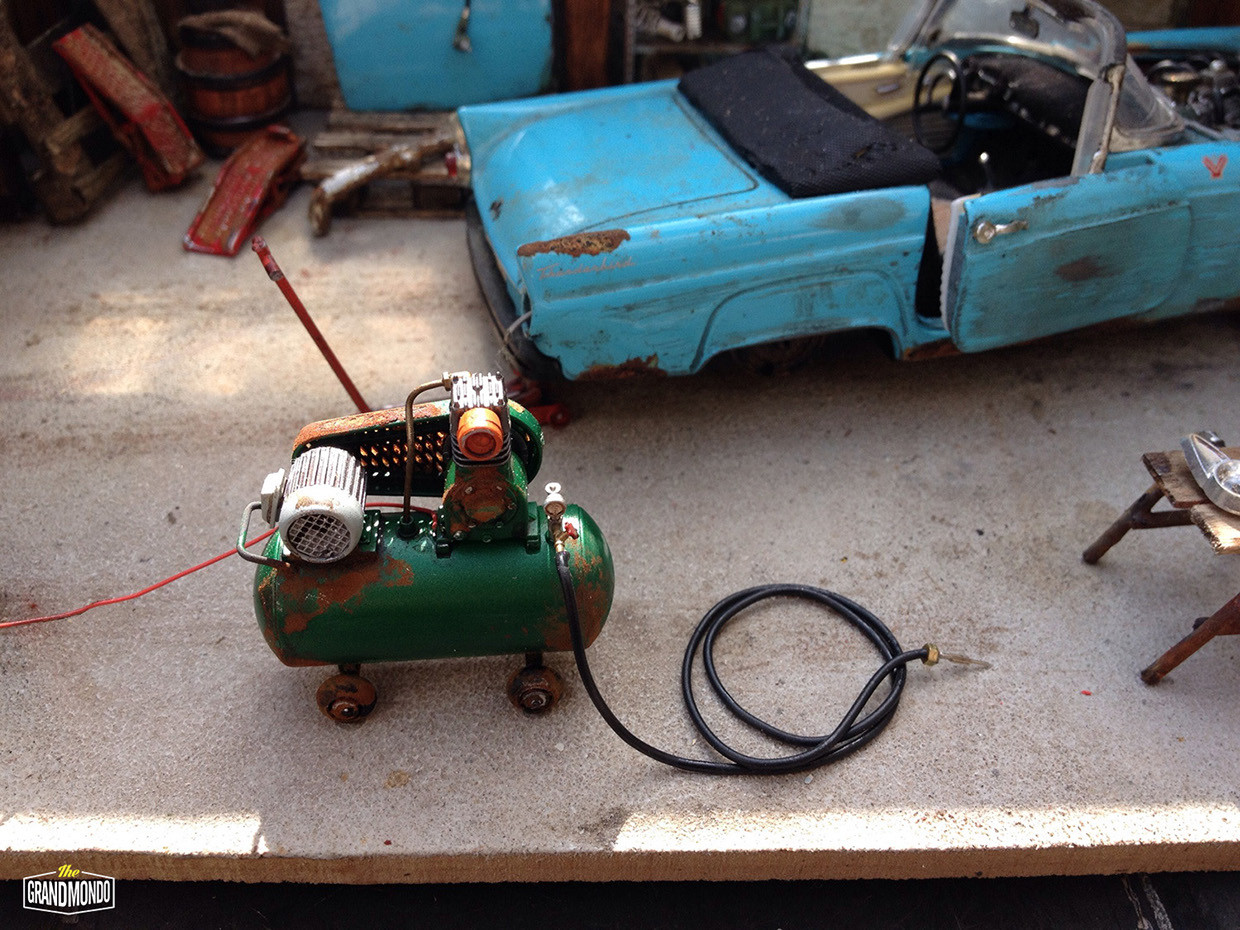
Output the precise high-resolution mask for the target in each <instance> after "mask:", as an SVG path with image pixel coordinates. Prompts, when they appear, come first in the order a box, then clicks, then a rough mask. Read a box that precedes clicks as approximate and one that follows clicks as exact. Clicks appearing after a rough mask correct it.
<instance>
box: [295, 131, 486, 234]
mask: <svg viewBox="0 0 1240 930" xmlns="http://www.w3.org/2000/svg"><path fill="white" fill-rule="evenodd" d="M455 141H456V128H455V122H454V120H453V118H452V113H451V112H446V111H445V112H427V113H414V114H410V113H363V112H355V111H352V110H341V109H338V110H333V111H332V112H331V114H330V115H329V116H328V119H327V128H326V129H324V130H323V131H322V132H320V133H319V134H318V136H316V137H315V138H314V139H313V140H312V141H311V143H310V150H309V152H308V154H307V158H306V162H305V164H304V165H302V168H301V177H302V179H303V180H306V181H311V182H313V183H316V184H317V183H319V182H322V181H325V180H327V179H328V178H332V177H333V176H335V175H337V173H338V172H340V171H343V170H346V169H349V168H351V167H353V166H356V165H357V163H358V162H359V161H360V160H362V159H364V158H367V157H369V156H381V155H382V154H383V153H384V152H387V151H389V150H390V149H392V148H393V147H398V146H409V147H411V148H414V149H418V148H421V147H423V146H428V145H433V144H435V143H439V142H455ZM465 193H466V189H465V187H464V185H463V184H462V183H461V182H460V180H459V179H458V178H457V177H455V176H454V175H453V174H452V173H451V172H450V171H449V170H448V166H447V164H446V163H445V161H444V159H443V158H442V157H436V158H434V159H432V160H430V161H428V162H427V163H425V164H422V165H420V166H415V167H413V168H396V169H393V170H390V171H387V172H385V173H384V175H383V176H382V177H376V178H373V179H371V180H370V181H368V182H367V183H366V184H365V185H364V186H363V187H361V188H360V189H358V190H355V191H353V192H351V193H350V195H349V196H348V197H346V198H344V199H343V200H340V201H336V202H335V203H334V204H333V210H334V212H336V213H345V214H349V215H362V216H417V217H455V216H460V214H461V209H462V207H463V206H464V203H465Z"/></svg>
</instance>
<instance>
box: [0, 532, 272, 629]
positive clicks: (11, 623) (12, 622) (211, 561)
mask: <svg viewBox="0 0 1240 930" xmlns="http://www.w3.org/2000/svg"><path fill="white" fill-rule="evenodd" d="M274 532H275V530H274V529H272V530H268V531H267V532H265V533H263V535H261V536H256V537H254V538H253V539H251V540H250V541H249V542H248V543H246V548H247V549H248V548H249V547H250V546H253V545H254V544H255V543H260V542H262V541H263V540H264V539H266V538H267V537H268V536H270V535H271V534H272V533H274ZM236 551H237V550H236V549H229V550H228V551H227V552H221V553H220V554H219V555H217V556H216V557H215V558H213V559H207V561H205V562H202V563H200V564H198V565H195V566H194V567H193V568H187V569H185V571H182V572H177V573H176V574H175V575H172V576H171V577H169V578H165V579H164V580H163V581H157V582H155V584H153V585H151V586H150V587H148V588H143V589H142V590H141V591H135V592H134V593H133V594H126V595H124V596H123V597H110V598H108V599H107V600H104V601H95V602H94V603H93V604H87V605H86V606H85V607H79V608H78V609H77V610H69V611H66V612H65V613H63V614H52V615H51V616H48V617H29V618H27V619H25V620H6V621H5V622H4V623H0V630H2V629H4V628H5V627H10V626H25V625H26V624H27V623H47V622H48V621H49V620H64V619H66V618H67V617H76V616H77V615H78V614H84V613H86V611H88V610H94V609H95V608H96V607H107V606H108V605H109V604H121V603H124V602H125V601H132V600H133V599H134V598H137V597H141V596H142V595H144V594H150V593H151V592H152V591H154V590H155V589H157V588H162V587H163V586H164V585H166V584H172V582H174V581H177V580H178V579H180V578H184V577H185V576H186V575H192V574H193V573H194V572H196V571H200V570H201V569H204V568H206V567H207V566H209V565H214V564H215V563H216V562H220V561H223V560H224V559H226V558H228V557H229V556H230V555H232V554H233V553H235V552H236Z"/></svg>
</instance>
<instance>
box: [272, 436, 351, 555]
mask: <svg viewBox="0 0 1240 930" xmlns="http://www.w3.org/2000/svg"><path fill="white" fill-rule="evenodd" d="M277 474H278V473H277ZM268 481H269V482H272V483H278V482H279V479H278V478H277V477H276V475H272V476H270V477H269V479H268ZM267 490H268V489H267V487H266V486H265V487H264V504H265V505H264V507H263V512H264V516H266V517H267V520H268V522H269V523H271V522H275V524H276V526H277V528H278V529H279V531H280V538H281V539H282V540H283V541H284V546H285V548H286V549H288V551H289V553H290V554H292V555H293V556H295V557H296V558H299V559H301V560H303V561H306V562H318V563H322V562H335V561H338V560H340V559H343V558H344V557H345V556H346V555H348V554H349V553H350V552H352V551H353V550H354V549H355V548H357V544H358V541H359V540H360V539H361V538H362V526H363V524H364V523H365V518H366V473H365V471H363V469H362V464H361V462H359V461H358V460H357V459H356V458H355V457H354V456H352V455H350V454H349V453H348V452H345V451H344V450H343V449H336V448H333V447H331V446H320V447H319V448H315V449H310V450H308V451H306V452H303V453H302V454H301V455H299V456H297V458H295V459H294V460H293V464H292V465H291V466H289V470H288V477H287V478H285V479H284V481H283V489H282V493H279V492H277V493H278V495H279V496H276V495H272V496H270V497H268V495H267V493H266V492H267ZM277 508H278V512H279V516H278V520H275V521H273V520H272V517H273V516H275V514H276V510H277Z"/></svg>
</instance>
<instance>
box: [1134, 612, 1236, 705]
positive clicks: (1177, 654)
mask: <svg viewBox="0 0 1240 930" xmlns="http://www.w3.org/2000/svg"><path fill="white" fill-rule="evenodd" d="M1235 633H1240V594H1237V595H1236V596H1235V597H1233V598H1232V599H1231V600H1230V601H1228V602H1227V603H1226V604H1224V605H1223V606H1222V607H1220V608H1219V609H1218V610H1216V611H1215V612H1214V613H1213V614H1212V615H1211V616H1209V617H1207V618H1206V619H1205V620H1203V621H1202V622H1201V623H1200V624H1199V625H1198V626H1197V628H1196V629H1194V630H1193V632H1191V633H1189V634H1188V635H1187V636H1185V637H1184V638H1183V639H1182V640H1180V641H1179V642H1178V643H1176V644H1175V645H1174V646H1172V647H1171V648H1170V649H1168V650H1167V651H1166V652H1164V653H1163V654H1162V655H1161V656H1159V657H1158V660H1157V661H1156V662H1154V664H1153V665H1151V666H1150V667H1149V668H1147V669H1145V670H1144V671H1143V672H1142V673H1141V680H1142V681H1144V682H1145V683H1146V684H1147V685H1156V684H1158V683H1159V682H1160V681H1162V680H1163V676H1165V675H1166V674H1167V673H1168V672H1170V671H1171V670H1172V669H1173V668H1175V667H1176V666H1177V665H1179V664H1180V663H1181V662H1183V661H1184V660H1185V659H1187V658H1188V657H1189V656H1191V655H1192V654H1193V653H1194V652H1196V651H1197V650H1198V649H1200V648H1201V647H1202V646H1204V645H1205V644H1206V643H1208V642H1209V641H1210V640H1212V639H1214V637H1216V636H1228V635H1232V634H1235Z"/></svg>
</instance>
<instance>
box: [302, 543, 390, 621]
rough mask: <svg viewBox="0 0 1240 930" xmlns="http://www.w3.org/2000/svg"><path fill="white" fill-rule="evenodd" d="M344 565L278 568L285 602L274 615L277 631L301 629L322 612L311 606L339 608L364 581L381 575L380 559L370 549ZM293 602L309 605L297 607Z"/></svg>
mask: <svg viewBox="0 0 1240 930" xmlns="http://www.w3.org/2000/svg"><path fill="white" fill-rule="evenodd" d="M346 565H347V567H337V566H330V567H326V568H317V567H314V566H308V565H307V566H301V565H298V566H297V568H296V569H291V570H290V569H281V570H280V571H281V572H283V573H284V577H283V579H282V581H283V583H282V585H281V592H280V593H281V594H282V596H283V597H282V600H283V601H284V602H285V604H287V605H289V606H288V609H286V610H285V611H284V612H283V613H282V614H281V615H280V616H279V617H278V622H279V629H280V632H282V633H285V634H289V633H301V632H302V631H304V630H305V629H306V627H307V626H309V625H310V621H311V620H313V619H314V618H315V617H316V616H318V615H319V614H320V613H321V612H322V609H321V608H320V609H315V608H316V607H317V606H318V605H323V606H324V607H327V608H328V609H331V608H336V609H339V608H340V607H341V606H342V605H343V604H344V603H345V602H347V601H350V600H352V599H353V598H355V597H357V596H358V595H359V594H361V593H362V591H364V590H365V588H366V586H367V585H370V584H374V583H375V582H378V581H380V580H381V579H382V572H381V569H382V567H383V564H382V561H381V560H380V559H378V558H376V557H375V556H373V555H371V554H370V553H356V554H355V555H354V556H353V557H352V558H351V559H349V560H348V561H347V563H346ZM293 605H298V606H300V607H301V608H309V609H297V607H294V606H293Z"/></svg>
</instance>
